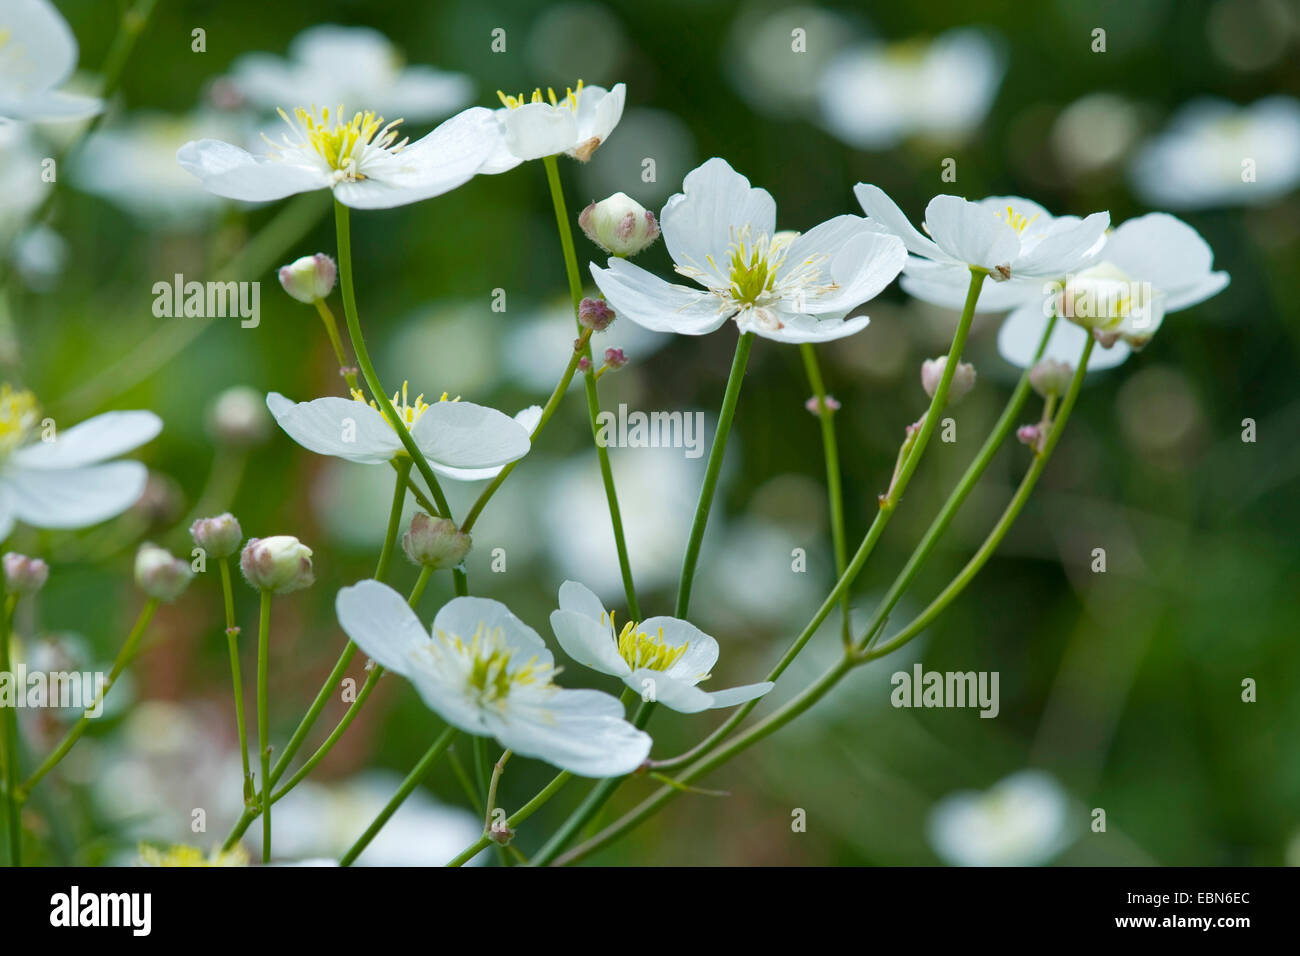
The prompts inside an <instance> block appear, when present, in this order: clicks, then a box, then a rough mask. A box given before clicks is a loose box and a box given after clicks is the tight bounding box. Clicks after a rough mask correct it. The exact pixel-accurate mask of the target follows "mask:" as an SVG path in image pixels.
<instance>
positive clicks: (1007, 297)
mask: <svg viewBox="0 0 1300 956" xmlns="http://www.w3.org/2000/svg"><path fill="white" fill-rule="evenodd" d="M923 261H924V260H918V259H913V260H911V261H910V262H909V264H908V271H906V272H905V273H904V274H903V278H902V279H900V280H899V285H901V286H902V287H903V291H904V292H906V293H907V294H908V295H910V296H911V297H912V298H914V299H920V300H921V301H922V302H929V303H930V304H931V305H937V306H939V307H940V308H944V309H952V310H954V311H956V312H960V311H961V310H962V309H963V308H965V306H966V295H967V293H968V292H969V290H970V278H971V272H970V268H969V267H968V266H965V265H956V264H954V265H950V266H940V267H937V268H926V267H916V268H913V266H912V265H911V263H912V262H917V263H920V262H923ZM1045 290H1046V286H1045V285H1044V282H1043V280H1042V279H1023V280H1017V279H1012V280H1010V281H1009V282H993V281H992V280H990V279H985V280H984V284H983V285H982V286H980V296H979V298H978V299H977V300H976V301H975V312H976V313H977V314H979V315H983V314H984V313H987V312H1006V311H1008V310H1010V309H1015V308H1018V307H1020V306H1021V305H1023V304H1024V303H1026V302H1033V303H1035V304H1036V303H1038V302H1040V301H1041V300H1042V298H1043V296H1044V294H1045Z"/></svg>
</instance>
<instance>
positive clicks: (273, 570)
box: [239, 534, 316, 594]
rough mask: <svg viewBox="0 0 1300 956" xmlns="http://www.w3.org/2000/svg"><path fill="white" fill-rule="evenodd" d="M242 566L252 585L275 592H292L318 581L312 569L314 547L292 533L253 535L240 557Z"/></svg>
mask: <svg viewBox="0 0 1300 956" xmlns="http://www.w3.org/2000/svg"><path fill="white" fill-rule="evenodd" d="M239 567H240V570H242V571H243V572H244V580H245V581H247V582H248V583H249V584H250V585H251V586H252V587H254V588H256V589H258V590H259V591H270V592H272V593H273V594H288V593H289V592H290V591H297V590H298V589H299V588H308V587H311V586H312V585H313V584H314V583H315V582H316V579H315V577H313V576H312V571H311V548H309V547H307V546H306V545H305V544H303V543H302V542H301V541H299V540H298V539H297V538H295V537H293V535H288V534H278V535H274V536H273V537H270V538H249V539H248V544H246V545H244V550H243V553H242V554H240V556H239Z"/></svg>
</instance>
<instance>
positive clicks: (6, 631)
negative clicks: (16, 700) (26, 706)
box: [0, 594, 23, 866]
mask: <svg viewBox="0 0 1300 956" xmlns="http://www.w3.org/2000/svg"><path fill="white" fill-rule="evenodd" d="M17 603H18V596H17V595H16V594H10V595H7V596H6V597H5V600H4V609H3V611H0V674H7V675H12V674H13V668H12V667H11V666H10V664H9V640H10V635H11V634H12V633H13V619H14V607H15V606H16V605H17ZM0 746H2V747H3V748H4V757H5V829H6V832H7V833H8V834H9V840H8V844H9V866H22V865H23V831H22V816H21V811H20V808H19V804H18V710H17V708H15V707H6V706H3V705H0Z"/></svg>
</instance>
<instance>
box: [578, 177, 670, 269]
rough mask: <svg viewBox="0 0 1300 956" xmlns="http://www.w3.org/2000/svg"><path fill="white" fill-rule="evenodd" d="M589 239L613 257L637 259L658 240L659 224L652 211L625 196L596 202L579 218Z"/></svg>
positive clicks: (618, 195)
mask: <svg viewBox="0 0 1300 956" xmlns="http://www.w3.org/2000/svg"><path fill="white" fill-rule="evenodd" d="M578 225H579V226H581V227H582V231H583V232H585V233H586V234H587V238H588V239H590V240H591V241H592V242H594V243H595V244H596V245H598V246H600V247H601V248H602V249H604V250H605V251H606V252H608V253H609V254H610V255H615V256H620V257H626V256H634V255H636V254H637V253H638V252H641V251H642V250H644V249H645V248H646V247H648V246H649V245H651V244H652V243H653V242H654V241H655V240H656V239H658V238H659V223H658V222H656V221H655V217H654V213H652V212H650V211H649V210H648V209H646V208H645V207H644V206H642V205H641V204H640V203H639V202H637V201H636V200H635V199H633V198H631V197H630V196H628V195H626V194H625V193H614V195H612V196H610V197H609V198H608V199H602V200H601V201H600V202H593V203H591V204H590V205H588V206H587V208H586V209H584V210H583V211H582V212H581V214H580V215H579V216H578Z"/></svg>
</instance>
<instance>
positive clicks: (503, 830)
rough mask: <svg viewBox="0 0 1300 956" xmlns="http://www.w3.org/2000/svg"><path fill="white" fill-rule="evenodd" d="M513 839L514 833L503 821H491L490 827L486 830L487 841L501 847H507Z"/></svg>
mask: <svg viewBox="0 0 1300 956" xmlns="http://www.w3.org/2000/svg"><path fill="white" fill-rule="evenodd" d="M514 838H515V831H514V830H512V829H510V827H509V826H507V825H506V822H505V821H504V820H500V821H497V820H493V821H492V826H490V827H489V828H488V839H490V840H491V841H492V842H493V843H499V844H500V845H501V846H508V845H509V844H510V841H511V840H513V839H514Z"/></svg>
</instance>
